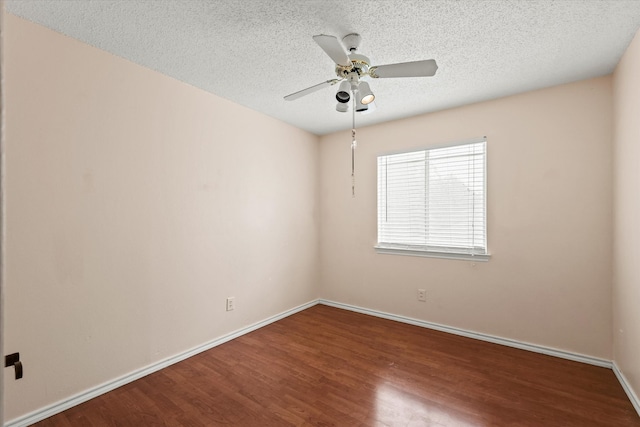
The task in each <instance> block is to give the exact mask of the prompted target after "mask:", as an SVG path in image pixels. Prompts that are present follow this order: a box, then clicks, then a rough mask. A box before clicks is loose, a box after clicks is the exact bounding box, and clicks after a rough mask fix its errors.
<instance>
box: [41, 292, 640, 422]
mask: <svg viewBox="0 0 640 427" xmlns="http://www.w3.org/2000/svg"><path fill="white" fill-rule="evenodd" d="M36 425H37V426H41V427H53V426H56V427H58V426H60V427H69V426H74V427H75V426H88V427H92V426H132V427H134V426H135V427H141V426H219V425H224V426H249V427H251V426H259V427H265V426H349V427H351V426H430V427H443V426H455V427H476V426H478V427H479V426H483V427H486V426H500V427H503V426H511V427H515V426H527V427H530V426H545V427H547V426H563V427H572V426H575V427H589V426H607V427H611V426H615V427H623V426H640V417H638V415H637V413H636V412H635V410H634V408H633V406H632V405H631V402H630V401H629V400H628V398H627V396H626V395H625V393H624V391H623V390H622V387H621V386H620V384H619V383H618V381H617V380H616V378H615V375H614V374H613V372H612V371H611V370H610V369H606V368H598V367H595V366H590V365H586V364H582V363H578V362H571V361H568V360H563V359H558V358H555V357H550V356H544V355H540V354H535V353H531V352H528V351H524V350H517V349H513V348H509V347H504V346H501V345H497V344H490V343H486V342H481V341H477V340H473V339H469V338H464V337H459V336H455V335H450V334H446V333H443V332H437V331H432V330H429V329H424V328H420V327H417V326H411V325H406V324H402V323H397V322H393V321H390V320H384V319H379V318H375V317H371V316H367V315H362V314H357V313H352V312H349V311H344V310H340V309H336V308H332V307H327V306H323V305H317V306H314V307H312V308H310V309H307V310H305V311H303V312H300V313H297V314H295V315H293V316H290V317H288V318H286V319H283V320H281V321H279V322H276V323H273V324H271V325H269V326H266V327H264V328H262V329H260V330H257V331H254V332H251V333H249V334H247V335H244V336H242V337H240V338H237V339H235V340H233V341H230V342H228V343H226V344H223V345H220V346H218V347H216V348H213V349H211V350H209V351H206V352H204V353H201V354H199V355H197V356H194V357H192V358H190V359H188V360H185V361H183V362H181V363H178V364H175V365H173V366H170V367H168V368H166V369H163V370H162V371H159V372H156V373H154V374H151V375H149V376H147V377H145V378H142V379H140V380H137V381H135V382H133V383H130V384H128V385H125V386H123V387H121V388H119V389H117V390H114V391H112V392H110V393H107V394H105V395H102V396H99V397H97V398H95V399H93V400H91V401H88V402H86V403H84V404H82V405H79V406H76V407H74V408H71V409H69V410H67V411H65V412H63V413H61V414H58V415H55V416H53V417H51V418H49V419H46V420H44V421H41V422H40V423H37V424H36Z"/></svg>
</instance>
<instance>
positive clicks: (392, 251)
mask: <svg viewBox="0 0 640 427" xmlns="http://www.w3.org/2000/svg"><path fill="white" fill-rule="evenodd" d="M374 248H375V250H376V252H377V253H379V254H384V255H404V256H419V257H427V258H444V259H460V260H465V261H477V262H487V261H489V259H490V258H491V255H489V254H484V255H480V254H476V255H471V254H465V253H457V252H436V251H423V250H419V249H403V248H390V247H386V246H374Z"/></svg>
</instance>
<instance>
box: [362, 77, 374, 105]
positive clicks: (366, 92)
mask: <svg viewBox="0 0 640 427" xmlns="http://www.w3.org/2000/svg"><path fill="white" fill-rule="evenodd" d="M374 99H376V96H375V95H374V94H373V92H371V88H370V87H369V83H367V82H360V85H359V86H358V100H359V101H358V102H359V103H362V104H363V105H367V104H370V103H372V102H373V100H374Z"/></svg>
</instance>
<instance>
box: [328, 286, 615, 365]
mask: <svg viewBox="0 0 640 427" xmlns="http://www.w3.org/2000/svg"><path fill="white" fill-rule="evenodd" d="M318 302H319V303H320V304H324V305H328V306H331V307H336V308H342V309H344V310H349V311H355V312H357V313H362V314H369V315H371V316H375V317H381V318H383V319H389V320H395V321H397V322H402V323H408V324H410V325H415V326H422V327H423V328H429V329H435V330H436V331H441V332H448V333H450V334H454V335H460V336H463V337H467V338H474V339H477V340H481V341H487V342H490V343H494V344H501V345H506V346H508V347H515V348H519V349H521V350H528V351H533V352H535V353H541V354H546V355H548V356H555V357H560V358H562V359H568V360H573V361H576V362H582V363H588V364H590V365H595V366H601V367H603V368H609V369H611V368H612V363H611V361H610V360H605V359H599V358H597V357H591V356H586V355H584V354H579V353H571V352H568V351H564V350H558V349H555V348H551V347H544V346H541V345H536V344H530V343H526V342H522V341H516V340H512V339H508V338H502V337H497V336H494V335H487V334H482V333H479V332H473V331H468V330H465V329H459V328H454V327H451V326H445V325H440V324H438V323H432V322H427V321H424V320H418V319H412V318H410V317H405V316H400V315H397V314H390V313H385V312H382V311H378V310H371V309H369V308H362V307H358V306H355V305H349V304H343V303H340V302H335V301H329V300H325V299H320V300H319V301H318Z"/></svg>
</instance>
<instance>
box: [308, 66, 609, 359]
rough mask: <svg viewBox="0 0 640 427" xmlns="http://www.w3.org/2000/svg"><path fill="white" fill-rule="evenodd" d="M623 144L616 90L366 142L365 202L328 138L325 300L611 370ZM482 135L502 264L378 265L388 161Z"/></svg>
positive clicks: (494, 111)
mask: <svg viewBox="0 0 640 427" xmlns="http://www.w3.org/2000/svg"><path fill="white" fill-rule="evenodd" d="M380 84H382V83H380ZM374 90H375V88H374ZM425 96H428V94H426V95H425ZM380 102H381V103H382V104H381V105H380V107H379V108H384V103H383V100H381V101H380ZM611 131H612V117H611V78H610V77H603V78H598V79H593V80H587V81H582V82H578V83H574V84H568V85H563V86H557V87H553V88H549V89H545V90H539V91H535V92H529V93H525V94H522V95H518V96H512V97H508V98H503V99H499V100H496V101H491V102H485V103H481V104H475V105H470V106H466V107H462V108H456V109H453V110H448V111H442V112H438V113H434V114H428V115H422V116H418V117H414V118H409V119H405V120H400V121H395V122H390V123H386V124H382V125H378V126H372V127H368V128H363V129H361V130H359V131H358V137H357V139H358V149H357V159H356V168H357V171H356V187H357V188H356V192H357V195H356V198H352V197H351V184H350V154H349V150H350V148H349V147H350V133H349V132H340V133H336V134H332V135H328V136H325V137H322V139H321V144H320V156H321V163H320V168H321V209H322V216H321V230H322V240H321V247H322V250H321V257H322V258H321V265H322V267H321V274H322V276H321V295H322V296H323V297H324V298H327V299H330V300H335V301H339V302H343V303H348V304H353V305H356V306H361V307H366V308H371V309H375V310H381V311H384V312H389V313H393V314H399V315H404V316H409V317H412V318H416V319H420V320H425V321H430V322H435V323H440V324H443V325H448V326H453V327H458V328H463V329H467V330H471V331H476V332H481V333H486V334H491V335H495V336H500V337H505V338H510V339H514V340H520V341H524V342H529V343H533V344H537V345H542V346H548V347H552V348H556V349H562V350H566V351H571V352H575V353H581V354H584V355H588V356H592V357H599V358H604V359H609V358H610V356H611V231H612V213H611V210H612V208H611V206H612V199H611V185H612V184H611V156H612V154H611ZM483 135H486V136H487V138H488V143H487V144H488V145H487V153H488V154H487V156H488V201H487V206H488V230H489V231H488V244H489V251H490V253H491V254H492V258H491V260H490V261H489V262H487V263H476V264H474V263H471V262H467V261H459V260H444V259H433V258H416V257H405V256H396V255H379V254H376V253H375V251H374V249H373V246H374V244H375V243H376V156H377V155H378V154H382V153H387V152H390V151H394V150H405V149H412V148H418V147H429V146H430V145H434V144H441V143H446V142H451V141H460V140H467V139H470V138H474V137H481V136H483ZM418 288H425V289H426V290H427V297H428V301H427V302H426V303H423V302H418V301H417V299H416V290H417V289H418Z"/></svg>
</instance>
